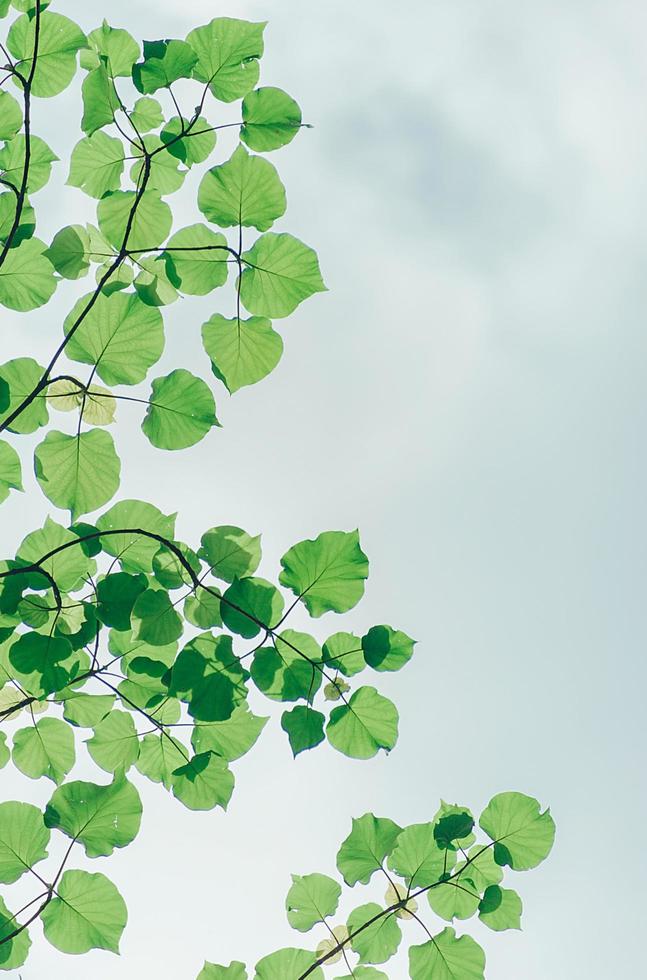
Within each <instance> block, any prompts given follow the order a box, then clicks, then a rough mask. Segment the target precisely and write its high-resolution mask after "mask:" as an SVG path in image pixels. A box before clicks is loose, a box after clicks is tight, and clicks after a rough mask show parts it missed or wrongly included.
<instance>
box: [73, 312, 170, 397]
mask: <svg viewBox="0 0 647 980" xmlns="http://www.w3.org/2000/svg"><path fill="white" fill-rule="evenodd" d="M86 305H87V297H83V298H82V299H80V300H79V301H78V303H77V304H76V306H75V307H74V308H73V309H72V311H71V313H70V314H69V315H68V317H67V319H66V321H65V325H64V329H65V333H66V334H68V333H69V332H70V330H71V329H72V327H73V325H74V323H75V322H76V320H77V319H78V317H79V316H80V315H81V313H82V312H83V310H84V309H85V306H86ZM163 350H164V326H163V322H162V316H161V314H160V312H159V310H155V309H152V308H151V307H150V306H146V305H145V304H144V303H142V301H141V300H140V299H139V297H138V296H137V295H136V294H135V293H112V294H111V295H110V296H104V295H102V296H99V298H98V299H97V301H96V303H95V304H94V306H93V307H92V309H91V310H90V312H89V313H88V314H87V316H86V317H85V319H84V320H83V322H82V323H81V324H80V326H79V328H78V329H77V330H76V331H75V333H74V334H73V336H72V337H71V338H70V340H69V341H68V344H67V347H66V354H67V356H68V357H69V358H71V360H73V361H80V362H81V363H82V364H93V365H96V368H97V374H98V376H99V377H100V378H101V380H102V381H104V382H105V383H106V384H107V385H116V384H129V385H133V384H139V382H140V381H143V380H144V378H145V377H146V375H147V373H148V370H149V368H151V367H152V366H153V364H155V363H156V362H157V361H158V360H159V359H160V357H161V356H162V351H163Z"/></svg>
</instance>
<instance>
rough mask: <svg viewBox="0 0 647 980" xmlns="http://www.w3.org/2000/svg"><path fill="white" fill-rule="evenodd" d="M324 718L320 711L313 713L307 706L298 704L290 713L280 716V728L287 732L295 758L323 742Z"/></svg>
mask: <svg viewBox="0 0 647 980" xmlns="http://www.w3.org/2000/svg"><path fill="white" fill-rule="evenodd" d="M325 721H326V716H325V715H322V713H321V712H320V711H314V710H313V709H312V708H310V707H308V706H307V705H303V704H298V705H297V706H296V707H295V708H292V710H291V711H284V712H283V714H282V715H281V728H282V729H283V731H284V732H287V735H288V738H289V740H290V748H291V749H292V754H293V756H294V757H295V759H296V757H297V756H298V755H299V753H300V752H304V751H305V750H306V749H313V748H314V747H315V746H317V745H319V744H320V743H321V742H323V741H324V739H325V735H324V723H325Z"/></svg>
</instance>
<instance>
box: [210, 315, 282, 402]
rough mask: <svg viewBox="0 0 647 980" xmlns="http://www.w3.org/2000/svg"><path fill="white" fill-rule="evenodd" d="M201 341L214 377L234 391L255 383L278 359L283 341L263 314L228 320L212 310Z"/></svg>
mask: <svg viewBox="0 0 647 980" xmlns="http://www.w3.org/2000/svg"><path fill="white" fill-rule="evenodd" d="M202 343H203V344H204V349H205V351H206V352H207V354H208V355H209V357H210V358H211V368H212V370H213V373H214V374H215V375H216V377H217V378H220V380H221V381H222V382H223V383H224V384H225V385H226V386H227V388H228V390H229V391H230V392H231V394H232V395H233V393H234V392H235V391H238V389H239V388H243V387H244V386H245V385H253V384H256V382H257V381H261V379H262V378H264V377H266V376H267V375H268V374H269V373H270V372H271V371H273V370H274V368H275V367H276V365H277V364H278V363H279V361H280V359H281V355H282V353H283V341H282V339H281V336H280V334H278V333H277V332H276V330H273V329H272V324H271V323H270V321H269V320H268V319H266V317H262V316H252V317H250V318H249V319H248V320H241V319H239V318H238V317H234V318H233V319H231V320H228V319H227V318H226V317H224V316H221V314H220V313H215V314H214V315H213V316H212V317H211V319H210V320H207V322H206V323H205V324H204V326H203V327H202Z"/></svg>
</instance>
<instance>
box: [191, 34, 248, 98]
mask: <svg viewBox="0 0 647 980" xmlns="http://www.w3.org/2000/svg"><path fill="white" fill-rule="evenodd" d="M264 28H265V23H260V24H254V23H251V22H250V21H245V20H234V19H233V18H231V17H217V18H215V19H214V20H212V21H211V22H210V23H209V24H206V25H205V26H204V27H197V28H196V29H195V30H193V31H191V33H190V34H189V35H188V36H187V41H188V42H189V44H190V45H191V47H192V48H193V50H194V51H195V53H196V55H197V56H198V62H197V64H196V66H195V68H194V69H193V77H194V78H197V79H198V81H200V82H207V83H208V84H209V88H210V89H211V92H212V93H213V95H215V97H216V98H217V99H220V100H221V101H222V102H235V101H236V99H240V98H242V97H243V96H244V95H246V94H247V93H248V92H251V90H252V89H253V88H254V86H255V85H256V83H257V82H258V74H259V67H258V59H259V58H260V57H261V56H262V54H263V30H264Z"/></svg>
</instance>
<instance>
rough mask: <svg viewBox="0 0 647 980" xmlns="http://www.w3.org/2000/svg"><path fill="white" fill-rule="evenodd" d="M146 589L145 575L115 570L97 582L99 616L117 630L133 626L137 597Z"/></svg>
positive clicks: (103, 621) (107, 624)
mask: <svg viewBox="0 0 647 980" xmlns="http://www.w3.org/2000/svg"><path fill="white" fill-rule="evenodd" d="M145 589H146V577H145V576H144V575H129V574H128V572H115V573H113V574H111V575H108V576H106V578H103V579H101V581H100V582H98V584H97V616H98V618H99V619H100V620H101V622H102V623H104V624H105V625H106V626H111V627H112V628H113V629H116V630H129V629H130V628H131V621H130V617H131V613H132V610H133V606H134V605H135V602H136V600H137V598H138V597H139V596H140V595H141V594H142V592H144V591H145Z"/></svg>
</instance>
